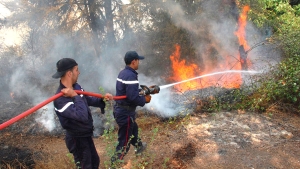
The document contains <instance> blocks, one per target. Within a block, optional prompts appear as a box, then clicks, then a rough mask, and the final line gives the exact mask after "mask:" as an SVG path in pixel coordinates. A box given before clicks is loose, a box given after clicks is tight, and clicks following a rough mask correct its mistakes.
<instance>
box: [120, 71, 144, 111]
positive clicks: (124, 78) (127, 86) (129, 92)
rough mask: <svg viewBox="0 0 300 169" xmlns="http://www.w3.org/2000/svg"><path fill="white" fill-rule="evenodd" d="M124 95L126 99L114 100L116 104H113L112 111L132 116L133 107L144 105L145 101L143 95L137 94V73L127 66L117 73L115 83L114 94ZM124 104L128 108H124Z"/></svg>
mask: <svg viewBox="0 0 300 169" xmlns="http://www.w3.org/2000/svg"><path fill="white" fill-rule="evenodd" d="M124 95H126V99H122V100H117V101H116V105H117V106H115V109H114V112H115V113H116V114H117V115H118V114H119V113H123V114H127V115H130V116H134V115H135V108H136V107H137V106H144V105H145V103H146V101H145V97H144V96H140V95H139V81H138V73H137V72H136V71H135V70H134V69H132V68H131V67H129V66H126V67H125V69H123V70H122V71H121V72H120V73H119V75H118V78H117V83H116V96H124ZM118 105H120V106H118ZM124 106H128V107H130V109H126V108H125V107H124Z"/></svg>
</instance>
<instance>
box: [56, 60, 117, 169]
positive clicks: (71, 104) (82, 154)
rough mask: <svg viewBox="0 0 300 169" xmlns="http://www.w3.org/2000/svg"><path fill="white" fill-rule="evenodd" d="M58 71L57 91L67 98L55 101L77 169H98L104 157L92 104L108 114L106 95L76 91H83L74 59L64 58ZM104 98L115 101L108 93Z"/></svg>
mask: <svg viewBox="0 0 300 169" xmlns="http://www.w3.org/2000/svg"><path fill="white" fill-rule="evenodd" d="M56 67H57V72H56V73H55V74H54V75H53V76H52V77H53V78H56V79H57V78H60V83H59V87H58V89H57V91H56V93H60V92H62V93H63V94H64V97H60V98H58V99H57V100H55V101H54V109H55V112H56V114H57V116H58V118H59V121H60V123H61V125H62V127H63V128H64V129H65V130H66V137H65V142H66V146H67V148H68V149H69V151H70V153H72V154H73V156H74V160H75V163H76V166H77V168H86V169H98V168H99V164H100V158H99V155H98V153H97V150H96V148H95V145H94V141H93V138H92V136H93V129H94V126H93V118H92V114H91V110H90V108H89V106H94V107H99V108H100V109H101V113H104V108H105V102H104V101H103V99H102V98H96V97H89V96H85V95H78V94H77V93H76V92H75V91H74V90H81V91H83V89H82V87H81V86H80V85H79V84H78V83H77V79H78V76H79V74H80V72H79V69H78V64H77V63H76V61H75V60H74V59H71V58H63V59H61V60H59V61H58V62H57V63H56ZM104 99H107V100H112V99H113V97H112V95H111V94H109V93H106V94H105V96H104Z"/></svg>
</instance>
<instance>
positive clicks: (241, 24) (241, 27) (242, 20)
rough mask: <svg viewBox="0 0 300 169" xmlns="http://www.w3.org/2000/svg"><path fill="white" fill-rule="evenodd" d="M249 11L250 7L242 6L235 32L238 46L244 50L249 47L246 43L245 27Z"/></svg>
mask: <svg viewBox="0 0 300 169" xmlns="http://www.w3.org/2000/svg"><path fill="white" fill-rule="evenodd" d="M249 11H250V7H249V6H244V7H243V11H242V13H241V14H240V17H239V21H238V30H237V31H236V32H235V35H236V36H237V37H238V39H239V44H240V45H243V46H244V48H245V50H248V49H250V47H249V45H248V44H247V41H246V38H245V37H246V31H245V28H246V25H247V14H248V12H249Z"/></svg>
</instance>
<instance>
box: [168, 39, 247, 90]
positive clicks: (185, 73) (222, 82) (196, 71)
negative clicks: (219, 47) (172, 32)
mask: <svg viewBox="0 0 300 169" xmlns="http://www.w3.org/2000/svg"><path fill="white" fill-rule="evenodd" d="M175 48H176V50H175V51H174V53H173V54H172V55H171V56H170V59H171V62H172V69H173V72H172V73H173V75H172V76H171V77H170V79H171V80H172V81H176V82H180V81H183V80H187V79H191V78H194V77H197V76H201V75H205V74H209V73H213V70H212V69H211V70H206V71H202V72H200V68H199V67H198V66H197V65H196V64H190V65H187V64H186V61H185V60H184V59H182V60H180V46H179V45H178V44H176V45H175ZM225 60H226V63H225V64H223V65H219V67H220V68H221V69H223V70H230V69H234V70H241V65H240V64H234V65H232V63H230V59H229V57H226V58H225ZM241 83H242V78H241V75H240V74H228V75H215V76H208V77H204V78H200V79H198V80H192V81H188V82H186V83H181V84H178V85H175V86H174V88H175V89H176V90H177V91H181V92H185V91H187V90H191V89H202V88H206V87H210V86H220V87H224V88H239V87H240V85H241Z"/></svg>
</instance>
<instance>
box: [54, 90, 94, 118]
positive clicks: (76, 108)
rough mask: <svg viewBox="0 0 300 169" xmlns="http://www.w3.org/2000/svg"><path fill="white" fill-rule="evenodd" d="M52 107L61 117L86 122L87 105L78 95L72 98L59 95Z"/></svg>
mask: <svg viewBox="0 0 300 169" xmlns="http://www.w3.org/2000/svg"><path fill="white" fill-rule="evenodd" d="M54 107H55V111H56V112H57V113H59V114H60V115H61V116H63V117H66V118H70V119H73V120H77V121H80V122H88V116H89V115H88V107H87V105H86V104H85V102H84V100H83V99H82V98H81V97H80V96H79V95H77V96H75V97H73V98H71V97H60V98H59V99H57V100H55V102H54Z"/></svg>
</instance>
